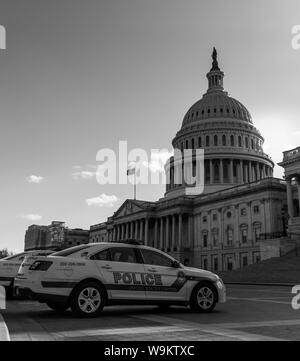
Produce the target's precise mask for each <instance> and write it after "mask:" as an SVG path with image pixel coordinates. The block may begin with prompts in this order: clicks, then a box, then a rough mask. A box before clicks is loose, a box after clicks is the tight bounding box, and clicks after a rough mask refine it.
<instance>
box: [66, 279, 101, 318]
mask: <svg viewBox="0 0 300 361" xmlns="http://www.w3.org/2000/svg"><path fill="white" fill-rule="evenodd" d="M70 301H71V302H70V305H71V309H72V311H73V312H74V313H75V314H76V315H77V316H80V317H86V318H90V317H96V316H98V315H99V314H100V312H101V311H102V309H103V307H104V305H105V303H106V294H105V291H104V290H103V288H102V287H101V286H100V285H99V284H97V283H96V282H92V281H87V282H83V283H81V284H79V285H78V286H77V287H76V288H75V289H74V291H73V292H72V295H71V300H70Z"/></svg>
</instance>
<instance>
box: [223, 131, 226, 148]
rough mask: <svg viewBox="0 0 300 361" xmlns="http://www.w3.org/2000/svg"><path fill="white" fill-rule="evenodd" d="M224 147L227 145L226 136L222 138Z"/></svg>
mask: <svg viewBox="0 0 300 361" xmlns="http://www.w3.org/2000/svg"><path fill="white" fill-rule="evenodd" d="M222 145H223V146H225V145H226V135H225V134H224V135H223V136H222Z"/></svg>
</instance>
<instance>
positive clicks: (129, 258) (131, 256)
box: [110, 247, 139, 263]
mask: <svg viewBox="0 0 300 361" xmlns="http://www.w3.org/2000/svg"><path fill="white" fill-rule="evenodd" d="M110 254H111V261H113V262H128V263H139V262H138V261H137V257H136V252H135V250H134V248H130V247H113V248H111V249H110Z"/></svg>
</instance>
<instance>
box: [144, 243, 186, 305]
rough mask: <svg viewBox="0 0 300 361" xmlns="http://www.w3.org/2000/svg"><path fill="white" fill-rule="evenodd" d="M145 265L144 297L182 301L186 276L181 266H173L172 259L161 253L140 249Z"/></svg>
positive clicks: (152, 299) (151, 299)
mask: <svg viewBox="0 0 300 361" xmlns="http://www.w3.org/2000/svg"><path fill="white" fill-rule="evenodd" d="M140 251H141V254H142V258H143V261H144V267H145V273H146V276H145V280H146V283H147V285H146V297H147V300H149V301H155V300H158V301H160V300H161V301H168V300H176V301H184V300H185V299H186V294H187V293H186V278H185V276H184V271H183V270H182V269H181V268H178V267H174V260H173V259H172V258H170V257H168V256H166V255H164V254H163V253H160V252H157V251H154V250H150V249H143V248H141V249H140Z"/></svg>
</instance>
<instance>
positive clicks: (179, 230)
mask: <svg viewBox="0 0 300 361" xmlns="http://www.w3.org/2000/svg"><path fill="white" fill-rule="evenodd" d="M181 236H182V214H181V213H179V215H178V249H177V251H180V250H181Z"/></svg>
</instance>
